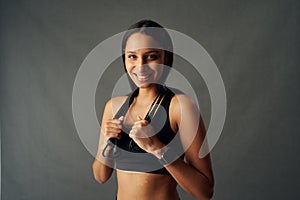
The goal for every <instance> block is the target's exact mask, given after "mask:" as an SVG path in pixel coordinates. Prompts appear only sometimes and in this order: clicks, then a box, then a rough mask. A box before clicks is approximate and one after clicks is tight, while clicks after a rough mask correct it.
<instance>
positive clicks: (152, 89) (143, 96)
mask: <svg viewBox="0 0 300 200" xmlns="http://www.w3.org/2000/svg"><path fill="white" fill-rule="evenodd" d="M157 94H158V90H157V86H156V85H155V84H153V85H150V86H148V87H145V88H143V87H142V88H139V94H138V96H137V101H140V102H141V103H143V104H144V103H145V104H148V103H149V102H152V101H153V99H154V98H155V97H156V96H157Z"/></svg>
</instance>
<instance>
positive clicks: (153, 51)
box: [126, 50, 160, 53]
mask: <svg viewBox="0 0 300 200" xmlns="http://www.w3.org/2000/svg"><path fill="white" fill-rule="evenodd" d="M126 53H136V52H135V51H126ZM146 53H160V51H159V50H150V51H147V52H146Z"/></svg>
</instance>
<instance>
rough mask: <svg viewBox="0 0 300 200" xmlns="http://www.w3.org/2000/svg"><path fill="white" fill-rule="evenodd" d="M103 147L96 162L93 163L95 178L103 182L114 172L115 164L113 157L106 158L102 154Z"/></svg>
mask: <svg viewBox="0 0 300 200" xmlns="http://www.w3.org/2000/svg"><path fill="white" fill-rule="evenodd" d="M101 151H102V148H99V151H98V153H97V155H96V158H95V160H94V163H93V165H92V169H93V174H94V178H95V179H96V180H97V181H98V182H99V183H101V184H103V183H105V182H106V181H107V180H108V179H109V178H110V176H111V174H112V172H113V168H112V166H114V161H113V160H111V159H107V158H104V157H103V156H102V152H101Z"/></svg>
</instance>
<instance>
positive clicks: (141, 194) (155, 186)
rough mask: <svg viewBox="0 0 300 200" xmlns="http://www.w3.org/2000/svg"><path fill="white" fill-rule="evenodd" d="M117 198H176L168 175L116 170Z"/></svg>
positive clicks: (123, 199) (172, 182)
mask: <svg viewBox="0 0 300 200" xmlns="http://www.w3.org/2000/svg"><path fill="white" fill-rule="evenodd" d="M117 177H118V178H117V179H118V194H117V199H118V200H141V199H142V200H156V199H157V200H161V199H164V200H178V198H179V196H178V193H177V190H176V186H177V183H176V181H175V180H174V179H173V178H172V177H171V176H170V175H164V174H152V173H143V172H130V171H123V170H117Z"/></svg>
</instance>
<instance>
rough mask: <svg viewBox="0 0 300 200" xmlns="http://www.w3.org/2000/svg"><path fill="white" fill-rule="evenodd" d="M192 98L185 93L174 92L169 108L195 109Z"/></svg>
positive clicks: (177, 109)
mask: <svg viewBox="0 0 300 200" xmlns="http://www.w3.org/2000/svg"><path fill="white" fill-rule="evenodd" d="M196 108H197V105H196V104H195V102H194V100H193V99H192V98H191V97H189V96H188V95H186V94H175V96H174V97H173V98H172V100H171V103H170V109H171V110H176V111H180V110H179V109H196Z"/></svg>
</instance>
